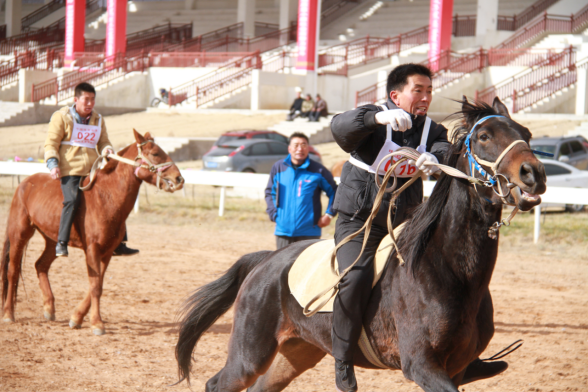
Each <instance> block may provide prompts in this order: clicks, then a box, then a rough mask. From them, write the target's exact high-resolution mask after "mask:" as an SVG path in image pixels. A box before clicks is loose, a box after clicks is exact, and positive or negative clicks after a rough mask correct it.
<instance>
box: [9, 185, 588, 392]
mask: <svg viewBox="0 0 588 392" xmlns="http://www.w3.org/2000/svg"><path fill="white" fill-rule="evenodd" d="M152 191H153V188H150V192H151V193H149V195H148V200H147V199H146V198H145V195H144V194H143V192H142V196H141V197H142V200H141V212H140V213H139V214H132V215H131V216H130V218H129V220H128V232H129V236H130V242H129V245H130V246H132V247H137V248H139V249H140V250H141V253H140V254H139V255H138V256H134V257H129V258H120V257H119V258H114V259H113V260H112V262H111V264H110V267H109V269H108V271H107V273H106V279H105V284H104V294H103V296H102V317H103V319H104V320H105V321H106V328H107V333H106V335H104V336H94V335H93V334H92V332H91V330H90V328H89V323H88V320H87V319H86V320H85V321H84V324H83V327H82V328H81V329H79V330H72V329H70V328H69V326H68V320H69V317H70V313H71V312H72V311H73V309H74V307H75V306H76V305H77V303H78V301H80V300H81V299H82V297H83V296H84V294H85V292H86V290H87V287H88V283H87V282H88V280H87V274H86V268H85V261H84V258H83V254H82V252H81V251H79V250H73V251H72V252H71V254H70V257H69V258H60V259H57V260H56V261H55V262H54V264H53V268H52V270H51V274H50V279H51V283H52V287H53V291H54V294H55V297H56V309H57V311H56V316H57V321H54V322H48V321H45V320H44V318H43V314H42V303H41V294H40V290H39V287H38V284H37V277H36V274H35V269H34V261H35V260H36V258H37V257H38V256H39V254H40V252H41V250H42V248H43V246H44V243H43V240H42V238H41V237H40V236H39V235H38V234H36V235H35V236H34V238H33V239H32V241H31V242H30V245H29V248H28V252H27V257H26V260H25V262H24V266H23V281H22V282H21V284H20V290H19V297H18V304H17V308H16V318H17V321H16V322H15V323H13V324H9V323H0V347H1V348H0V350H1V351H0V391H23V392H24V391H27V392H28V391H113V392H114V391H117V392H118V391H120V392H123V391H124V392H128V391H188V390H189V389H188V387H187V385H186V384H185V383H182V384H179V385H177V386H170V384H172V383H174V382H175V381H176V380H177V377H176V374H177V373H176V362H175V357H174V346H175V343H176V340H177V325H176V324H175V321H174V316H175V314H176V312H177V311H178V309H179V307H180V305H181V303H182V301H183V299H184V298H185V297H186V296H187V295H189V294H190V292H192V291H193V290H194V289H196V288H197V287H199V286H201V285H203V284H205V283H207V282H210V281H212V280H214V279H216V278H217V277H218V276H219V274H220V273H222V272H223V271H224V270H226V269H227V268H229V266H230V265H231V264H232V263H233V262H234V261H236V259H237V258H238V257H239V256H241V255H242V254H245V253H248V252H252V251H256V250H260V249H273V247H274V237H273V225H272V224H271V223H270V222H268V220H267V218H266V216H265V213H264V209H265V207H264V205H263V201H261V200H258V201H251V200H240V199H235V198H230V199H228V200H227V207H226V214H225V216H224V217H223V218H219V217H217V216H216V215H217V211H216V208H217V204H216V203H217V200H218V198H217V197H218V190H214V189H213V188H206V189H204V188H198V189H195V190H192V191H194V193H193V194H194V199H192V198H191V197H190V196H188V197H187V198H184V197H182V195H181V193H180V194H177V195H164V194H161V193H159V194H157V195H154V194H153V192H152ZM12 193H13V189H11V183H10V182H9V179H8V178H3V179H2V181H0V202H1V203H0V222H2V227H4V226H5V224H6V223H5V222H6V220H7V214H8V205H9V200H10V198H11V197H12ZM187 194H188V195H190V194H192V192H191V191H190V190H189V191H188V192H187ZM545 219H546V222H545V225H544V227H545V231H544V232H543V237H542V241H541V244H540V245H537V246H536V245H533V243H532V240H531V238H532V237H531V236H532V224H533V216H532V215H531V214H522V215H519V216H517V218H516V219H515V221H514V223H513V225H512V226H511V227H510V228H507V229H506V230H504V231H503V233H502V234H503V237H502V238H501V249H500V253H499V258H498V263H497V267H496V271H495V273H494V277H493V279H492V284H491V291H492V295H493V298H494V306H495V320H496V334H495V337H494V339H493V340H492V342H491V343H490V347H489V348H488V350H487V351H486V353H485V354H484V357H485V356H490V355H492V354H493V353H495V352H497V351H499V350H500V349H502V348H503V347H504V346H506V345H508V344H510V343H511V342H513V341H515V340H517V339H524V341H525V344H524V345H523V347H522V348H520V349H519V350H518V351H516V352H515V353H513V354H511V355H510V356H509V357H508V361H509V363H510V368H509V369H508V370H507V371H506V373H504V374H503V375H500V376H498V377H496V378H495V379H491V380H488V381H480V382H476V383H473V384H470V385H466V386H464V387H462V388H460V389H462V390H464V391H471V392H474V391H496V392H498V391H501V392H503V391H546V392H548V391H586V390H588V366H587V365H588V314H587V312H586V309H587V305H588V295H587V294H588V291H587V288H588V268H587V266H588V224H587V223H588V214H587V213H584V214H576V215H570V214H548V215H547V216H546V217H545ZM333 228H334V225H333V224H332V225H331V226H330V227H329V228H328V229H327V230H325V231H324V237H332V235H333ZM2 231H3V230H2ZM23 283H24V284H23ZM231 322H232V311H229V312H228V313H227V314H226V315H225V316H223V317H222V318H221V319H220V320H219V321H218V322H217V323H216V324H215V325H214V326H213V327H212V328H211V329H210V330H209V331H208V332H207V333H206V334H205V335H204V336H203V339H202V340H201V342H200V343H199V345H198V346H197V349H196V351H195V353H194V357H195V359H196V363H195V364H194V371H193V383H192V389H193V390H194V391H204V384H205V382H206V381H207V380H208V379H209V378H210V377H212V376H213V375H214V374H215V373H216V372H218V371H219V370H220V369H221V368H222V366H223V365H224V362H225V360H226V356H227V344H228V340H229V334H230V330H231ZM332 368H333V360H332V358H330V357H326V358H325V359H324V360H323V361H322V362H320V363H319V364H318V366H316V368H314V369H312V370H309V371H307V372H306V373H305V374H303V375H302V376H301V377H299V378H298V379H297V380H295V381H294V382H293V383H292V384H291V385H290V386H289V387H288V388H287V391H333V390H334V385H333V369H332ZM358 382H359V386H360V390H362V391H403V392H407V391H419V390H420V389H419V387H418V386H416V385H415V384H414V383H412V382H410V381H408V380H406V379H405V378H404V377H403V376H402V374H401V373H400V372H393V371H383V370H377V371H376V370H363V369H358Z"/></svg>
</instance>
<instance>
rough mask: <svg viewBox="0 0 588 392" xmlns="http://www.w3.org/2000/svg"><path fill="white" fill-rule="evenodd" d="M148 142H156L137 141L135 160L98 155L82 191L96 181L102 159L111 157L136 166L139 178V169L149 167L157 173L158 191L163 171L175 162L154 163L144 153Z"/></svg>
mask: <svg viewBox="0 0 588 392" xmlns="http://www.w3.org/2000/svg"><path fill="white" fill-rule="evenodd" d="M147 143H153V144H155V142H154V141H153V140H146V141H144V142H143V143H137V157H136V158H135V159H134V160H130V159H127V158H124V157H121V156H120V155H118V154H108V155H100V156H99V157H98V159H96V161H95V162H94V164H93V165H92V170H90V182H89V183H88V185H86V186H83V187H82V186H80V189H81V190H82V191H85V190H87V189H89V188H90V187H91V186H92V183H94V178H95V176H96V170H98V167H100V164H101V163H102V161H103V160H104V159H105V158H109V159H114V160H115V161H119V162H122V163H126V164H127V165H131V166H133V167H135V168H136V169H135V177H137V178H138V177H139V169H147V170H149V171H150V172H151V173H156V174H157V180H156V186H155V188H156V190H157V191H159V184H160V180H161V178H162V173H163V172H164V171H165V170H166V169H168V168H169V167H171V166H173V164H174V163H173V161H169V162H163V163H160V164H157V165H155V164H154V163H152V162H151V161H150V160H149V159H148V158H147V157H146V156H144V155H143V150H142V148H141V147H143V146H144V145H146V144H147Z"/></svg>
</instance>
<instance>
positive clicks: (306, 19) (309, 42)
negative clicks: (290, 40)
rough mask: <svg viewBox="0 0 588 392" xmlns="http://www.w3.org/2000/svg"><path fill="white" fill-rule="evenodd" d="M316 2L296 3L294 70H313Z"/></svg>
mask: <svg viewBox="0 0 588 392" xmlns="http://www.w3.org/2000/svg"><path fill="white" fill-rule="evenodd" d="M317 9H318V0H300V1H299V3H298V58H297V59H296V69H304V70H307V71H314V70H315V63H314V62H315V57H316V39H317V36H316V35H317V31H316V24H317V20H316V17H317Z"/></svg>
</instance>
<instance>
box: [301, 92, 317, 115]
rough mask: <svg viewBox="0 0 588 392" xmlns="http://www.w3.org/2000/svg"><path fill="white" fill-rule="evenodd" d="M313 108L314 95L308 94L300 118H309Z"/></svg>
mask: <svg viewBox="0 0 588 392" xmlns="http://www.w3.org/2000/svg"><path fill="white" fill-rule="evenodd" d="M313 107H314V101H313V100H312V95H310V94H306V99H305V100H304V102H302V113H300V117H304V118H307V117H308V115H309V114H310V111H311V110H312V108H313Z"/></svg>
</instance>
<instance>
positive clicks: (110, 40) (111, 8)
mask: <svg viewBox="0 0 588 392" xmlns="http://www.w3.org/2000/svg"><path fill="white" fill-rule="evenodd" d="M115 15H116V0H108V9H107V20H108V22H107V23H106V30H107V32H106V56H107V57H110V56H113V55H115V54H116V53H114V44H115V42H114V41H115V39H116V37H115V35H114V33H115V31H116V26H115V24H116V18H115Z"/></svg>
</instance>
